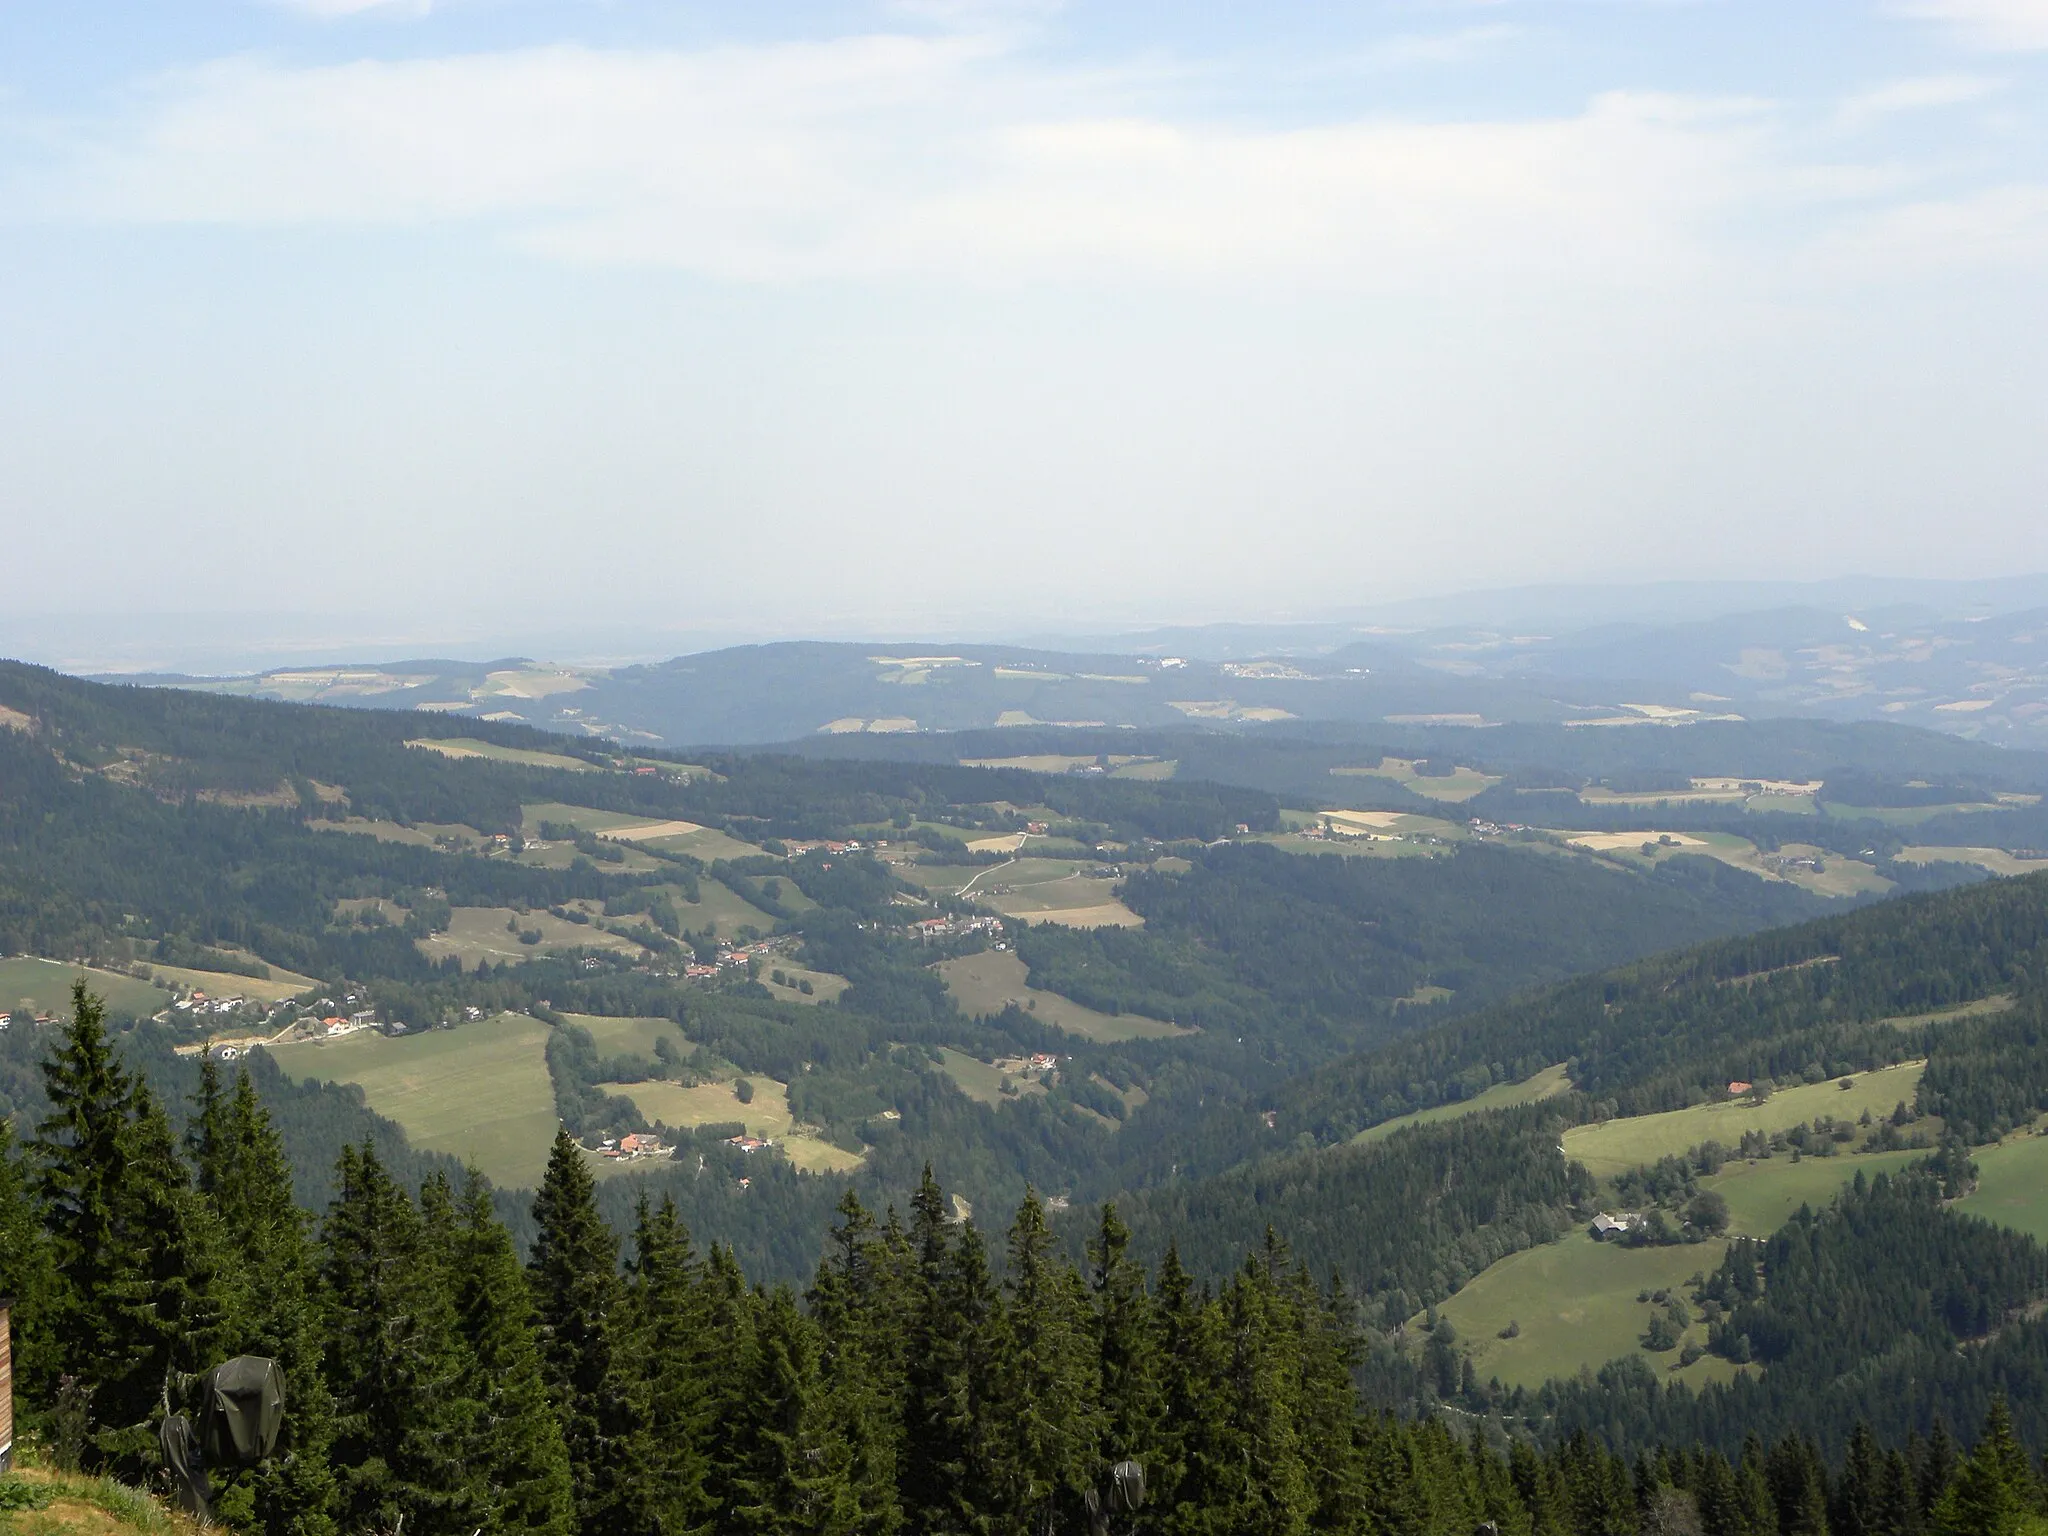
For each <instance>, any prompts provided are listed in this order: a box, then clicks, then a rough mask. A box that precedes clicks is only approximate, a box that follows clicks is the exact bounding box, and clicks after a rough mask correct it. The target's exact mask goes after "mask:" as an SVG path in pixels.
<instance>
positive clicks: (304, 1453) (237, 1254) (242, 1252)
mask: <svg viewBox="0 0 2048 1536" xmlns="http://www.w3.org/2000/svg"><path fill="white" fill-rule="evenodd" d="M188 1144H189V1146H190V1148H191V1154H192V1159H193V1165H194V1169H195V1179H196V1183H197V1184H198V1188H199V1193H200V1196H201V1198H202V1199H203V1200H204V1202H205V1204H206V1205H207V1206H208V1207H209V1209H210V1210H211V1212H212V1214H213V1217H214V1219H215V1221H216V1222H217V1223H218V1224H219V1227H220V1229H221V1233H222V1241H223V1247H224V1252H225V1264H226V1265H227V1267H228V1268H230V1269H231V1270H233V1271H234V1273H235V1274H236V1276H237V1287H236V1288H237V1290H238V1292H239V1295H240V1297H241V1308H240V1316H239V1318H238V1320H237V1323H236V1327H235V1330H234V1340H233V1352H234V1353H239V1354H251V1355H259V1356H262V1357H264V1358H266V1359H271V1360H275V1361H277V1362H278V1365H279V1367H280V1368H281V1369H282V1371H283V1372H284V1378H285V1393H286V1400H287V1403H288V1404H289V1411H288V1412H287V1414H286V1416H285V1422H284V1426H283V1430H282V1434H281V1438H280V1442H279V1445H278V1449H277V1453H276V1455H275V1456H273V1457H272V1458H271V1459H270V1460H269V1461H268V1462H267V1463H266V1464H265V1465H264V1466H262V1467H260V1468H258V1469H257V1470H256V1471H255V1472H254V1473H253V1474H251V1475H250V1477H249V1478H248V1479H247V1493H248V1498H249V1501H250V1505H251V1511H252V1517H253V1518H254V1520H255V1521H256V1522H257V1523H258V1524H259V1525H260V1526H261V1527H262V1529H263V1530H264V1531H266V1532H269V1533H274V1536H327V1533H329V1532H331V1531H332V1530H333V1521H332V1518H331V1506H332V1502H333V1497H334V1483H333V1477H332V1474H331V1472H330V1471H329V1468H328V1450H329V1442H330V1440H331V1438H332V1435H333V1427H334V1426H333V1418H334V1405H333V1402H332V1400H331V1399H330V1397H329V1396H328V1392H327V1385H326V1381H325V1379H324V1378H323V1375H322V1372H321V1361H320V1346H321V1340H320V1328H319V1320H318V1317H317V1315H316V1311H315V1305H314V1294H315V1290H316V1286H317V1280H318V1269H317V1266H316V1265H315V1263H314V1257H313V1251H312V1244H311V1242H310V1233H309V1222H308V1218H307V1217H306V1214H305V1213H304V1212H303V1211H301V1210H300V1209H299V1208H298V1206H297V1205H296V1204H295V1203H294V1202H293V1200H292V1191H291V1168H290V1164H289V1162H288V1161H287V1159H286V1156H285V1149H284V1141H283V1138H282V1137H280V1136H279V1135H278V1133H277V1129H276V1127H275V1126H274V1125H273V1124H272V1123H271V1120H270V1114H269V1112H268V1111H267V1110H265V1109H264V1108H263V1106H262V1105H261V1104H260V1103H259V1102H258V1101H257V1098H256V1090H255V1087H254V1086H253V1085H252V1084H251V1082H250V1081H249V1074H248V1073H247V1072H240V1073H237V1074H236V1079H235V1090H234V1094H233V1097H232V1098H230V1097H228V1096H226V1095H224V1094H223V1093H222V1092H221V1087H220V1080H219V1076H218V1074H217V1072H215V1071H214V1069H213V1064H212V1062H211V1061H210V1060H209V1061H207V1062H205V1063H204V1065H203V1066H202V1068H201V1076H200V1089H199V1096H198V1101H197V1104H196V1106H195V1113H194V1116H193V1120H192V1123H191V1126H190V1128H189V1131H188ZM223 1513H224V1514H225V1513H227V1511H226V1510H223Z"/></svg>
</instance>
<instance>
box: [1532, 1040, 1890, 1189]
mask: <svg viewBox="0 0 2048 1536" xmlns="http://www.w3.org/2000/svg"><path fill="white" fill-rule="evenodd" d="M1926 1065H1927V1063H1926V1062H1924V1061H1908V1062H1902V1063H1900V1064H1899V1065H1898V1066H1895V1067H1885V1068H1882V1069H1880V1070H1879V1071H1876V1072H1864V1073H1860V1074H1858V1075H1857V1076H1854V1077H1852V1078H1850V1079H1849V1080H1848V1082H1849V1086H1848V1088H1846V1089H1844V1088H1841V1087H1838V1086H1837V1085H1836V1084H1835V1083H1834V1082H1833V1081H1829V1082H1824V1083H1810V1084H1801V1085H1799V1086H1798V1087H1796V1088H1784V1089H1780V1090H1779V1091H1778V1092H1776V1093H1774V1094H1772V1095H1771V1096H1770V1098H1768V1099H1766V1100H1765V1101H1764V1102H1763V1103H1761V1104H1752V1103H1750V1102H1749V1101H1748V1100H1747V1099H1731V1100H1727V1101H1725V1102H1722V1103H1719V1104H1695V1105H1693V1106H1692V1107H1691V1108H1690V1109H1674V1110H1670V1111H1668V1112H1666V1113H1664V1114H1661V1115H1637V1116H1634V1117H1633V1118H1630V1119H1626V1120H1609V1121H1607V1122H1606V1123H1605V1124H1604V1125H1581V1126H1574V1127H1573V1128H1572V1129H1571V1130H1569V1131H1566V1132H1565V1133H1564V1150H1565V1156H1567V1157H1569V1158H1572V1159H1574V1160H1576V1161H1578V1162H1581V1163H1584V1164H1585V1165H1586V1170H1587V1172H1589V1173H1591V1174H1593V1175H1595V1176H1596V1177H1599V1178H1607V1177H1611V1176H1612V1175H1614V1174H1617V1173H1621V1172H1623V1171H1625V1170H1626V1169H1630V1168H1637V1167H1641V1166H1642V1165H1643V1164H1645V1163H1654V1162H1656V1161H1657V1159H1658V1158H1660V1157H1665V1156H1674V1155H1676V1154H1678V1153H1681V1152H1684V1151H1686V1150H1687V1149H1688V1148H1691V1147H1696V1146H1698V1145H1699V1144H1700V1143H1701V1142H1703V1141H1718V1142H1719V1143H1721V1145H1722V1146H1724V1147H1733V1146H1735V1145H1736V1144H1737V1143H1739V1142H1740V1141H1741V1140H1742V1133H1743V1132H1744V1131H1764V1132H1766V1133H1768V1132H1771V1131H1782V1130H1789V1129H1790V1128H1791V1127H1792V1126H1795V1125H1803V1124H1806V1123H1808V1122H1810V1121H1812V1120H1815V1119H1818V1118H1819V1117H1820V1116H1822V1115H1832V1116H1834V1117H1835V1118H1836V1119H1837V1120H1854V1119H1856V1118H1857V1117H1858V1116H1859V1115H1861V1114H1862V1113H1863V1111H1864V1110H1866V1109H1867V1110H1869V1111H1870V1112H1871V1114H1873V1115H1878V1116H1883V1115H1888V1114H1890V1113H1891V1112H1892V1110H1893V1109H1894V1108H1895V1107H1896V1106H1897V1105H1898V1104H1899V1103H1900V1102H1901V1101H1903V1102H1905V1103H1907V1104H1911V1103H1912V1102H1913V1096H1914V1094H1915V1093H1917V1092H1918V1090H1919V1087H1920V1074H1921V1072H1922V1071H1923V1070H1924V1069H1925V1068H1926ZM1772 1161H1773V1162H1776V1161H1778V1159H1776V1158H1774V1159H1772ZM1838 1161H1840V1162H1842V1163H1843V1164H1845V1165H1846V1164H1847V1163H1849V1162H1851V1161H1854V1159H1848V1158H1843V1159H1838Z"/></svg>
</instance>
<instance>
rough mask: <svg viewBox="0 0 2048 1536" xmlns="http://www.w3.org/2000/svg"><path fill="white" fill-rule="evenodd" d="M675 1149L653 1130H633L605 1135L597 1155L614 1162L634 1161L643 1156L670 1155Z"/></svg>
mask: <svg viewBox="0 0 2048 1536" xmlns="http://www.w3.org/2000/svg"><path fill="white" fill-rule="evenodd" d="M674 1150H675V1149H674V1148H672V1147H670V1146H669V1145H668V1143H666V1142H664V1141H663V1140H662V1139H661V1138H660V1137H659V1136H656V1135H655V1134H654V1133H653V1132H651V1131H633V1132H629V1133H628V1134H627V1135H624V1136H620V1137H617V1138H613V1137H610V1136H607V1137H605V1138H604V1140H602V1141H601V1142H599V1143H598V1146H597V1155H598V1156H599V1157H606V1158H610V1159H612V1160H613V1161H614V1162H632V1161H634V1160H636V1159H638V1158H643V1157H668V1156H670V1155H672V1153H673V1152H674Z"/></svg>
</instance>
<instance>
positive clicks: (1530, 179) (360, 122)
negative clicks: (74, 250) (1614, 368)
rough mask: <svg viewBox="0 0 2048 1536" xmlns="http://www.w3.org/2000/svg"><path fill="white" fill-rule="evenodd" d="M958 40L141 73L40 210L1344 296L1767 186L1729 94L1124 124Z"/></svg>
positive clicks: (1112, 104) (994, 45) (1609, 248)
mask: <svg viewBox="0 0 2048 1536" xmlns="http://www.w3.org/2000/svg"><path fill="white" fill-rule="evenodd" d="M1130 87H1131V82H1130V81H1128V80H1119V79H1117V78H1115V77H1108V76H1102V77H1088V78H1074V77H1067V76H1062V75H1058V74H1052V73H1047V72H1045V71H1043V70H1041V69H1037V68H1034V67H1031V66H1028V65H1026V64H1024V63H1022V62H1020V56H1019V55H1013V54H1010V53H1008V52H1006V50H1005V48H1004V46H1003V45H1002V44H1000V43H998V42H993V41H991V39H990V38H989V37H987V36H976V35H966V34H956V35H946V36H937V37H932V36H873V37H863V38H851V39H843V40H839V41H833V42H826V43H817V44H801V45H781V46H772V47H755V48H726V49H717V50H709V51H704V52H696V53H685V52H665V53H663V52H608V51H599V50H591V49H585V48H571V47H563V48H546V49H534V50H526V51H517V52H505V53H495V54H478V55H470V56H463V57H454V58H444V59H437V60H426V61H404V62H358V63H351V64H346V65H340V66H333V67H319V68H293V67H287V66H284V65H280V64H278V63H275V62H271V61H266V60H263V59H252V58H243V59H236V60H231V61H226V62H223V63H219V64H216V65H213V66H210V67H207V68H204V69H201V70H197V71H194V72H190V73H186V74H181V75H178V76H176V77H174V78H171V79H169V80H166V81H164V82H162V83H161V85H160V86H159V88H158V89H157V90H156V91H155V92H154V93H153V94H152V95H151V96H149V97H148V98H147V99H145V100H143V101H141V102H140V103H138V104H137V106H136V107H135V109H134V111H133V112H132V113H131V114H130V115H129V116H128V117H127V118H126V119H125V120H124V121H122V122H120V123H118V124H116V125H113V126H112V127H103V128H101V129H100V130H98V131H97V132H96V133H95V134H94V135H93V136H92V137H91V138H90V139H89V141H87V142H86V143H85V144H84V145H82V146H81V147H79V148H78V149H77V150H76V152H75V153H74V155H73V157H72V158H71V159H70V160H69V162H68V164H67V165H66V167H65V170H64V173H63V176H62V178H61V187H60V190H59V191H57V192H56V193H54V194H52V195H51V198H49V199H46V200H45V207H46V209H48V208H50V207H51V205H52V202H53V201H54V203H55V205H56V206H58V207H61V208H62V209H63V210H64V211H66V212H68V213H70V214H73V215H78V214H83V215H88V216H92V217H98V218H108V219H116V220H137V221H151V222H201V223H205V222H211V223H220V224H230V225H280V224H283V225H289V224H314V223H336V224H347V223H365V224H380V223H381V224H390V223H411V222H428V221H441V220H482V221H489V222H490V224H491V225H492V226H493V227H496V228H499V229H502V230H503V231H505V232H507V233H509V234H510V235H511V236H512V237H513V238H516V239H519V240H521V241H523V242H526V243H529V244H530V245H532V246H534V247H536V248H540V249H544V250H547V251H551V252H555V253H558V254H561V255H565V256H573V257H575V258H577V259H579V260H584V261H592V262H608V261H609V262H637V263H652V264H664V265H672V266H677V267H682V268H688V269H694V270H698V271H703V272H709V273H715V274H719V275H723V276H731V277H740V278H749V279H787V278H805V277H813V276H840V275H875V274H881V275H888V274H922V275H933V274H936V275H942V276H948V277H955V278H965V279H969V280H993V281H1010V280H1015V279H1033V278H1066V277H1072V276H1090V275H1096V274H1105V273H1107V274H1130V275H1141V276H1148V277H1182V278H1190V279H1197V280H1210V279H1227V280H1249V281H1254V282H1258V281H1274V280H1281V281H1313V282H1327V283H1335V284H1341V285H1350V286H1364V287H1373V286H1381V285H1386V284H1395V285H1405V284H1409V283H1414V282H1435V281H1439V280H1441V279H1442V278H1443V277H1445V276H1446V275H1456V274H1458V273H1469V272H1472V271H1475V270H1476V271H1482V272H1492V273H1496V274H1507V275H1512V276H1514V277H1516V278H1526V277H1528V276H1530V275H1532V274H1537V273H1549V274H1551V275H1553V276H1559V277H1565V278H1571V279H1585V280H1590V281H1614V280H1628V281H1641V280H1661V279H1663V278H1664V277H1666V276H1669V275H1671V274H1673V273H1682V272H1683V271H1685V270H1686V269H1688V268H1689V267H1690V266H1693V265H1695V264H1697V263H1698V261H1699V260H1700V259H1701V255H1700V242H1701V241H1702V240H1704V239H1707V238H1710V236H1711V233H1712V229H1713V226H1714V223H1715V221H1716V220H1717V219H1718V218H1720V217H1721V216H1722V215H1724V214H1726V213H1729V212H1731V211H1733V210H1735V209H1737V208H1739V207H1741V206H1742V205H1744V204H1746V203H1749V202H1752V201H1754V200H1755V199H1756V198H1758V197H1759V196H1762V197H1766V198H1768V197H1773V196H1778V195H1782V194H1783V192H1784V185H1783V182H1782V178H1781V177H1780V176H1779V175H1778V173H1777V172H1775V171H1774V170H1773V169H1772V168H1771V166H1770V165H1769V163H1768V158H1769V157H1768V156H1767V155H1766V154H1765V153H1764V150H1765V147H1766V144H1767V140H1768V136H1769V126H1768V123H1769V119H1768V114H1767V113H1766V112H1765V110H1764V109H1762V108H1761V107H1759V106H1757V105H1756V104H1754V103H1740V102H1736V103H1727V102H1703V101H1697V100H1690V99H1685V98H1676V97H1665V96H1656V95H1641V94H1627V93H1617V94H1611V95H1604V96H1600V97H1597V98H1595V99H1594V100H1593V101H1592V102H1590V103H1589V104H1588V105H1587V106H1586V107H1585V108H1584V109H1582V110H1581V111H1579V112H1577V113H1574V114H1571V115H1566V116H1556V117H1549V118H1540V119H1532V120H1525V121H1511V122H1412V121H1400V120H1391V119H1387V120H1381V119H1370V120H1361V121H1352V122H1344V123H1337V124H1334V125H1331V126H1326V127H1312V128H1302V129H1289V130H1272V129H1261V128H1257V127H1242V126H1208V125H1202V124H1199V123H1197V124H1186V123H1181V122H1176V121H1173V120H1171V119H1170V118H1168V117H1166V116H1162V115H1160V114H1159V112H1158V111H1157V110H1149V111H1148V110H1144V109H1142V108H1141V109H1137V110H1134V109H1133V107H1132V103H1133V102H1135V101H1139V100H1144V99H1147V98H1146V94H1145V93H1144V92H1142V91H1136V90H1133V89H1131V88H1130Z"/></svg>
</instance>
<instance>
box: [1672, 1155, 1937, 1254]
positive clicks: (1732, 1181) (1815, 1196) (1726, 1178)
mask: <svg viewBox="0 0 2048 1536" xmlns="http://www.w3.org/2000/svg"><path fill="white" fill-rule="evenodd" d="M1925 1156H1927V1152H1926V1150H1925V1149H1924V1148H1923V1149H1920V1150H1915V1151H1901V1152H1868V1153H1853V1154H1852V1153H1849V1152H1841V1153H1838V1154H1837V1155H1836V1156H1834V1157H1802V1158H1800V1159H1799V1160H1798V1161H1797V1162H1795V1161H1793V1159H1792V1156H1791V1154H1790V1153H1786V1152H1780V1153H1778V1154H1777V1155H1776V1156H1774V1157H1767V1158H1759V1159H1758V1160H1757V1161H1755V1162H1739V1163H1729V1164H1728V1165H1727V1166H1726V1167H1724V1168H1723V1169H1722V1170H1721V1171H1720V1172H1719V1173H1717V1174H1714V1175H1713V1176H1712V1177H1711V1178H1705V1179H1701V1180H1700V1187H1701V1188H1702V1189H1712V1190H1717V1191H1719V1193H1720V1194H1721V1195H1722V1197H1723V1198H1725V1199H1726V1200H1727V1202H1728V1230H1729V1232H1730V1233H1731V1234H1733V1235H1736V1236H1740V1237H1768V1236H1770V1234H1771V1233H1773V1232H1775V1231H1777V1230H1778V1228H1780V1227H1782V1226H1783V1225H1785V1223H1786V1222H1787V1221H1789V1220H1791V1218H1792V1213H1793V1212H1795V1211H1797V1210H1798V1209H1799V1207H1801V1206H1802V1205H1810V1206H1812V1207H1813V1208H1814V1209H1815V1210H1819V1209H1820V1208H1821V1207H1822V1206H1824V1205H1826V1204H1827V1203H1828V1202H1829V1201H1831V1200H1833V1199H1834V1198H1835V1196H1836V1195H1837V1194H1839V1193H1840V1192H1841V1190H1842V1187H1843V1186H1844V1185H1845V1184H1849V1183H1851V1182H1853V1181H1854V1179H1855V1177H1856V1175H1857V1174H1859V1173H1861V1174H1862V1175H1863V1176H1864V1177H1865V1178H1875V1177H1876V1176H1877V1175H1878V1174H1880V1173H1896V1172H1898V1171H1899V1169H1901V1168H1903V1167H1905V1166H1906V1165H1907V1164H1908V1163H1911V1162H1914V1161H1916V1160H1918V1159H1920V1158H1923V1157H1925Z"/></svg>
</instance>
